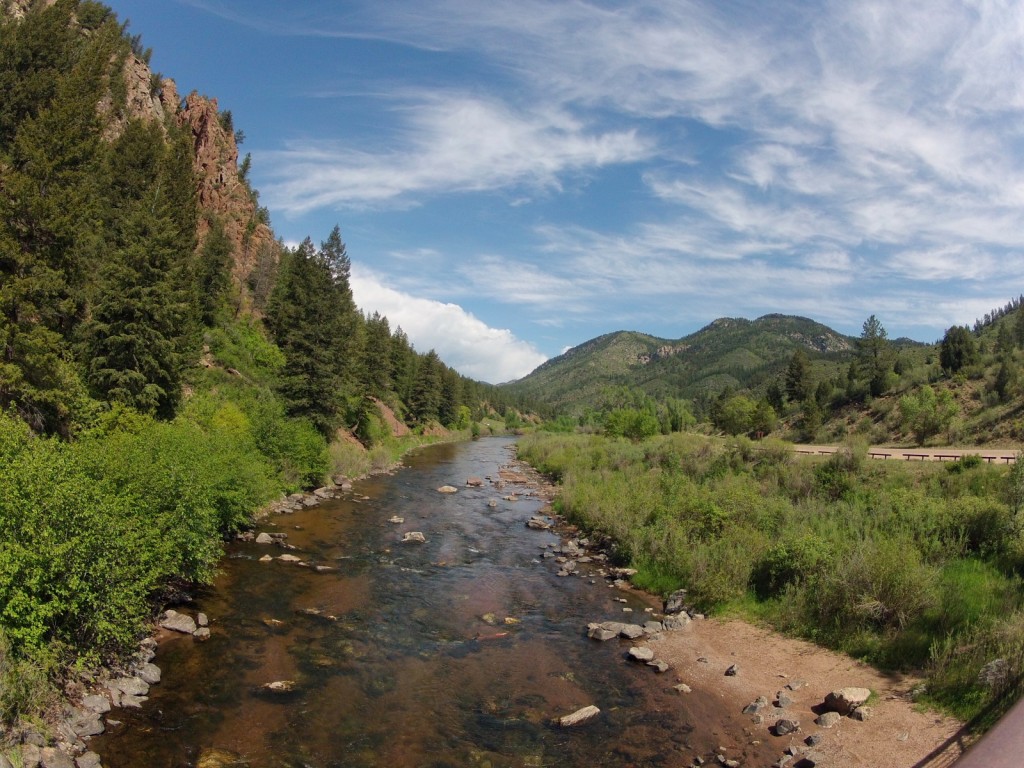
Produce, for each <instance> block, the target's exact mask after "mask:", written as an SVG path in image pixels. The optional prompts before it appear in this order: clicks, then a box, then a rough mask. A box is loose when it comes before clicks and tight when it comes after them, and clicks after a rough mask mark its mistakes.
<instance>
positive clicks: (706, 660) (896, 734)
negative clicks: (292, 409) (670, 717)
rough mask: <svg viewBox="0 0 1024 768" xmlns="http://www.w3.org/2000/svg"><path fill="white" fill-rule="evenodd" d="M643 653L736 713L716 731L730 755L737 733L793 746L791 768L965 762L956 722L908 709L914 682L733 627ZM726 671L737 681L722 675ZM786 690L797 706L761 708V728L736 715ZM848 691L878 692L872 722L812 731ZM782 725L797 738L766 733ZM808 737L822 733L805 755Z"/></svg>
mask: <svg viewBox="0 0 1024 768" xmlns="http://www.w3.org/2000/svg"><path fill="white" fill-rule="evenodd" d="M649 645H650V647H651V648H652V649H654V651H655V655H656V657H657V658H660V659H663V660H664V661H666V662H668V663H669V664H670V665H671V666H672V669H671V670H670V671H669V672H667V673H666V677H668V678H669V680H668V681H667V682H669V683H670V684H674V683H676V682H681V683H686V684H687V685H688V686H690V688H691V689H693V691H694V692H697V691H705V692H715V693H717V694H718V695H719V696H720V697H721V698H722V699H724V700H725V701H726V702H727V703H728V705H729V707H730V708H731V709H732V711H734V712H735V713H736V714H735V717H734V718H733V720H732V721H730V722H728V723H723V724H722V726H723V727H722V736H721V738H722V740H723V744H722V746H723V747H725V748H726V756H728V753H729V751H731V750H732V749H736V748H738V747H739V746H740V745H739V744H736V743H735V739H737V738H738V736H737V734H742V735H743V737H744V738H746V739H748V740H750V741H752V740H755V739H757V740H761V741H762V742H768V743H772V744H775V745H777V747H778V754H779V755H780V756H782V754H783V752H784V750H785V749H786V748H787V747H793V748H795V749H796V750H798V755H797V757H795V758H794V759H793V762H792V763H791V765H793V764H795V765H799V764H800V762H799V761H800V760H801V759H807V760H811V761H813V764H814V765H815V766H817V768H854V767H855V766H863V768H944V767H945V766H949V765H952V763H953V762H954V761H955V760H956V758H957V757H959V756H960V754H961V751H962V747H963V744H962V741H961V739H960V730H961V727H962V723H960V722H959V721H958V720H956V719H954V718H951V717H944V716H942V715H939V714H936V713H934V712H928V711H923V710H922V711H919V710H918V709H916V708H915V706H914V705H913V704H912V703H911V702H910V700H909V696H908V694H909V692H910V691H911V690H912V689H913V687H914V686H915V685H917V684H918V683H919V682H920V680H919V679H917V678H914V677H911V676H906V675H898V674H893V675H889V674H884V673H882V672H879V671H878V670H876V669H873V668H872V667H870V666H868V665H866V664H863V663H861V662H858V661H855V660H854V659H851V658H850V657H848V656H845V655H843V654H839V653H833V652H831V651H827V650H824V649H822V648H820V647H818V646H816V645H813V644H811V643H808V642H804V641H802V640H796V639H793V638H788V637H784V636H782V635H780V634H778V633H776V632H773V631H771V630H768V629H763V628H760V627H755V626H753V625H750V624H747V623H745V622H742V621H737V620H726V621H720V620H716V619H703V620H696V621H694V622H692V623H691V624H690V625H689V626H688V627H687V628H686V629H684V630H681V631H677V632H671V633H665V634H663V635H662V638H661V639H659V640H655V641H651V642H650V643H649ZM701 659H703V660H701ZM732 664H735V665H736V666H737V668H738V673H737V674H736V675H735V676H726V675H725V670H726V669H727V668H728V667H729V666H730V665H732ZM801 682H802V684H801ZM787 684H793V685H792V687H794V688H796V689H797V690H795V691H792V692H790V691H787V694H788V695H789V696H790V697H791V698H792V699H793V703H792V704H790V705H789V706H787V707H786V708H785V709H784V710H779V709H777V708H775V707H772V706H769V707H767V708H766V709H764V710H762V722H761V723H759V724H758V723H756V722H755V718H754V717H752V716H751V715H744V714H742V710H743V708H744V707H745V706H746V705H748V704H750V703H751V702H752V701H754V699H756V698H757V697H758V696H764V697H766V698H767V699H768V701H769V702H774V701H775V698H776V694H777V692H778V691H781V690H783V689H785V688H786V685H787ZM846 686H855V687H861V688H869V689H871V690H872V691H873V692H874V693H875V694H876V699H877V700H876V701H873V702H872V708H873V716H872V717H871V719H870V720H868V721H866V722H857V721H855V720H852V719H850V718H843V719H842V720H841V721H840V722H839V723H838V724H837V725H835V726H833V727H832V728H829V729H825V728H821V727H819V726H817V725H815V723H814V719H815V718H816V717H817V715H818V712H816V711H815V708H816V707H817V705H819V704H821V703H822V701H823V700H824V698H825V696H826V695H827V694H828V693H829V691H832V690H835V689H837V688H843V687H846ZM681 695H684V696H685V695H687V694H681ZM780 717H785V718H789V719H791V720H797V721H798V722H799V723H800V730H799V731H798V732H796V733H794V734H791V735H788V736H774V735H772V733H771V732H770V731H769V728H770V727H771V726H773V725H774V724H775V722H776V720H778V719H779V718H780ZM812 734H821V741H820V743H818V744H817V745H816V746H814V747H809V746H808V745H807V743H806V741H805V740H806V739H807V737H808V736H811V735H812ZM730 738H731V739H733V740H734V741H733V743H729V739H730Z"/></svg>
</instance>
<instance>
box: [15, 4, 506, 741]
mask: <svg viewBox="0 0 1024 768" xmlns="http://www.w3.org/2000/svg"><path fill="white" fill-rule="evenodd" d="M22 6H24V7H25V8H22ZM26 9H27V10H26ZM149 58H150V52H149V51H148V50H145V49H144V48H143V47H142V44H141V38H140V36H139V35H130V34H128V31H127V25H126V24H122V23H121V22H119V21H118V19H117V17H116V15H115V14H114V13H113V12H112V11H111V10H110V9H109V8H107V7H106V6H104V5H102V4H101V3H98V2H91V1H90V0H57V1H56V2H54V3H31V4H13V5H12V4H10V3H0V92H2V93H3V94H4V98H3V100H2V105H0V725H2V724H11V723H13V722H14V721H16V720H17V719H18V718H19V717H26V716H38V715H39V714H40V713H41V712H42V711H43V710H44V709H45V708H46V706H47V705H48V704H49V703H50V702H51V700H52V698H51V694H52V693H53V690H54V689H55V688H56V687H59V683H60V681H61V677H62V676H64V675H66V674H67V673H68V672H69V671H70V670H72V669H74V668H76V667H90V666H92V665H95V664H96V663H98V662H100V661H112V660H116V659H118V658H123V656H124V655H125V654H126V653H128V652H130V651H132V650H133V649H134V647H135V643H136V642H137V641H138V639H139V638H140V637H141V634H142V633H143V632H144V630H145V626H146V623H147V621H148V620H149V619H150V618H151V616H152V615H153V614H154V613H155V611H156V609H157V608H158V607H159V605H160V603H161V601H162V598H163V596H164V595H165V594H167V593H168V591H169V590H177V589H179V588H181V587H182V586H185V587H186V588H187V587H188V585H190V584H195V583H204V582H208V581H209V580H210V578H211V577H212V575H213V574H214V570H215V567H216V563H217V559H218V558H219V556H220V554H221V551H222V542H223V540H224V539H225V537H227V536H229V535H230V534H232V533H233V532H235V531H237V530H238V529H239V528H241V527H244V526H246V525H248V524H249V522H250V520H251V518H252V516H253V514H254V513H256V512H257V510H259V508H260V507H261V506H262V505H263V504H264V503H266V502H267V501H269V500H271V499H273V498H275V497H278V496H280V495H281V494H284V493H290V492H293V491H297V490H301V489H307V488H312V487H316V486H318V485H320V484H322V483H324V482H325V481H326V480H328V479H329V478H331V477H333V476H335V475H337V474H344V475H346V476H349V477H353V476H358V475H362V474H365V473H366V472H369V471H373V470H378V469H383V468H385V467H387V466H390V465H391V464H392V463H393V462H394V461H395V460H396V459H397V458H398V456H400V455H401V453H403V452H404V451H406V450H408V449H409V448H411V447H415V446H417V445H421V444H423V443H424V442H432V441H436V440H438V439H444V438H445V437H446V436H447V437H448V438H449V439H450V438H451V437H453V436H456V435H462V436H466V437H468V436H469V435H470V434H471V432H472V430H473V425H474V424H475V423H485V420H486V419H489V418H493V417H497V418H498V419H503V420H504V421H505V422H509V421H510V420H511V421H512V422H515V421H516V420H518V419H519V418H520V413H519V410H518V408H517V405H518V403H517V401H516V399H515V398H514V397H513V396H511V395H510V394H507V393H503V392H501V391H499V390H497V389H496V388H495V387H492V386H490V385H487V384H483V383H480V382H476V381H472V380H470V379H467V378H465V377H463V376H461V375H459V374H458V373H457V372H456V371H455V370H453V369H452V368H450V367H448V366H447V365H446V364H445V363H444V362H443V361H442V360H441V359H440V357H439V356H438V355H437V353H436V352H434V351H433V350H430V351H427V352H422V351H418V350H416V349H415V348H414V347H413V345H412V343H411V342H410V341H409V339H408V337H407V336H406V335H405V333H404V332H403V331H402V329H401V328H392V327H391V326H390V324H389V322H388V320H387V318H386V317H382V316H381V315H379V314H364V313H363V312H361V311H359V310H358V309H357V307H356V306H355V303H354V301H353V298H352V292H351V288H350V286H349V268H350V262H349V257H348V254H347V252H346V248H345V244H344V242H343V241H342V239H341V233H340V229H339V228H338V227H335V228H334V229H333V230H332V231H331V232H330V233H329V234H328V235H327V237H326V239H325V240H324V241H323V242H322V243H320V245H319V246H316V245H314V243H313V241H312V239H310V238H307V239H306V240H305V241H304V242H302V243H301V244H300V245H298V246H297V247H295V248H289V247H287V246H285V245H284V244H283V243H282V242H280V241H277V240H276V239H275V237H274V235H273V232H272V231H271V230H270V228H269V212H268V211H267V210H266V209H265V208H262V207H260V206H259V205H258V203H257V201H258V194H257V192H256V190H254V189H253V188H252V187H251V186H250V183H249V180H248V177H247V176H248V170H249V168H250V164H251V161H250V159H249V158H246V159H245V160H244V161H243V164H242V166H241V167H239V166H238V165H237V157H238V145H239V144H240V143H241V141H242V140H243V134H242V132H241V131H236V130H235V128H234V125H233V122H232V119H231V113H230V112H228V111H219V110H218V108H217V103H216V101H215V100H212V99H207V98H206V97H202V96H200V95H199V94H196V93H193V94H191V95H190V96H189V97H188V98H187V99H185V100H184V101H181V100H179V99H178V97H177V93H176V87H175V85H174V83H173V81H170V80H164V79H163V78H162V76H161V75H159V73H154V72H152V71H150V70H149V68H148V62H149ZM479 428H480V427H478V429H479Z"/></svg>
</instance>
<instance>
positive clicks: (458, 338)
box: [352, 265, 547, 384]
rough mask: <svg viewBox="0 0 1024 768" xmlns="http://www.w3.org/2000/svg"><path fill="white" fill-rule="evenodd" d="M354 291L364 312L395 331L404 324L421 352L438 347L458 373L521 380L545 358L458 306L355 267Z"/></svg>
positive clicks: (490, 379)
mask: <svg viewBox="0 0 1024 768" xmlns="http://www.w3.org/2000/svg"><path fill="white" fill-rule="evenodd" d="M352 292H353V295H354V296H355V300H356V304H357V305H358V306H359V308H360V309H362V310H363V311H364V312H371V313H372V312H380V313H381V314H382V315H385V316H386V317H387V318H388V321H389V322H390V324H391V328H392V330H394V329H395V328H396V327H398V326H401V328H402V330H403V331H405V333H406V334H407V335H408V336H409V340H410V341H411V342H412V343H413V345H414V346H415V347H416V349H417V350H418V351H420V352H426V351H428V350H430V349H434V350H436V351H437V353H438V354H439V355H440V356H441V359H442V360H443V361H444V362H445V363H446V364H447V365H449V366H451V367H452V368H455V369H456V370H457V371H459V373H461V374H463V375H465V376H469V377H470V378H473V379H477V380H478V381H487V382H491V383H492V384H498V383H501V382H503V381H510V380H512V379H518V378H521V377H523V376H525V375H526V374H528V373H529V372H530V371H532V370H533V369H534V368H536V367H537V366H538V365H540V364H541V363H543V362H544V361H545V360H546V359H547V358H546V357H545V356H544V355H542V354H541V353H540V352H538V351H537V350H536V349H535V348H534V346H533V345H532V344H530V343H528V342H525V341H522V340H521V339H517V338H516V337H515V336H514V335H513V334H512V332H511V331H509V330H506V329H501V328H491V327H490V326H488V325H487V324H486V323H483V322H482V321H480V320H479V319H477V318H476V317H474V316H473V315H471V314H470V313H468V312H466V310H464V309H463V308H462V307H460V306H458V305H457V304H448V303H444V302H440V301H434V300H432V299H423V298H418V297H415V296H411V295H410V294H408V293H403V292H401V291H397V290H395V289H394V288H391V287H389V286H388V285H386V284H384V282H382V281H381V279H380V278H379V277H378V276H377V275H375V274H374V273H373V272H371V271H369V270H367V269H365V268H363V267H359V266H358V265H353V267H352Z"/></svg>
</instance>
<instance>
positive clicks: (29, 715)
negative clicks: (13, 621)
mask: <svg viewBox="0 0 1024 768" xmlns="http://www.w3.org/2000/svg"><path fill="white" fill-rule="evenodd" d="M55 666H56V665H55V662H54V659H53V657H52V655H51V654H50V653H48V652H47V651H45V650H41V649H40V650H38V651H37V652H36V653H35V654H34V655H33V656H31V657H28V658H25V657H20V656H16V655H15V654H14V653H12V650H11V644H10V642H9V641H8V639H7V636H6V635H5V634H4V632H3V630H2V629H0V727H5V728H8V729H12V728H13V727H14V726H16V725H17V724H18V721H19V720H22V719H36V718H40V717H42V716H43V713H44V712H46V711H47V710H48V709H50V708H51V707H52V706H53V704H54V703H55V702H56V700H57V692H56V690H55V689H54V686H53V684H52V683H51V682H50V679H51V675H52V674H53V672H54V669H55Z"/></svg>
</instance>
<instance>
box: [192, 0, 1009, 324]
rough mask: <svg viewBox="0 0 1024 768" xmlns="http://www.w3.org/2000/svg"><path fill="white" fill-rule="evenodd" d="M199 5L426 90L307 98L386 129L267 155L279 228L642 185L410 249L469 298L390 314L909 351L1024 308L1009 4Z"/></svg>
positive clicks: (427, 285)
mask: <svg viewBox="0 0 1024 768" xmlns="http://www.w3.org/2000/svg"><path fill="white" fill-rule="evenodd" d="M190 2H193V3H200V2H201V5H202V6H203V7H204V8H207V9H208V10H210V12H214V13H218V14H220V15H222V16H224V17H225V18H232V19H233V20H235V21H237V22H238V23H240V24H249V25H256V26H259V28H261V29H262V30H264V31H267V32H269V33H271V34H282V35H292V36H297V35H298V36H315V37H318V38H331V37H337V38H352V39H359V40H377V41H385V42H386V43H387V45H389V46H397V47H398V48H400V49H401V50H403V51H404V50H413V51H416V52H420V53H422V55H423V57H424V58H423V61H424V62H425V63H427V64H431V63H433V64H436V65H437V67H438V69H436V70H431V71H430V73H429V76H428V75H424V76H423V77H416V76H414V75H413V76H407V77H406V79H404V80H403V81H402V85H401V87H400V88H397V89H396V88H394V87H393V86H394V81H393V80H392V79H391V78H393V77H394V73H392V72H388V73H387V74H386V75H383V74H381V75H374V74H373V73H372V72H371V73H366V74H365V82H364V81H362V80H359V81H357V80H355V79H352V80H350V81H348V82H344V83H342V84H341V86H342V87H340V88H335V86H336V85H337V84H336V83H333V82H323V83H316V82H312V83H311V84H310V85H309V88H310V89H311V90H316V89H317V87H320V88H321V89H322V90H323V91H324V92H332V93H333V92H337V93H352V92H354V91H355V90H359V91H360V93H362V94H364V102H362V103H367V104H369V105H371V106H372V108H373V109H375V110H376V112H375V115H376V116H378V117H379V118H380V120H381V121H382V126H383V127H382V130H381V132H380V133H379V134H376V135H370V136H365V135H363V136H356V135H346V136H344V137H342V138H339V137H333V138H325V137H311V138H305V139H301V140H299V139H294V138H293V139H291V140H290V141H289V142H288V143H287V144H286V145H285V146H284V147H283V148H282V149H280V150H277V151H276V152H272V153H263V154H262V155H261V156H260V157H259V158H258V159H259V160H260V161H261V164H262V165H263V166H264V167H265V168H269V174H268V176H267V178H268V180H269V181H270V184H269V185H265V189H264V192H265V195H266V196H267V199H268V200H269V201H270V203H271V206H272V207H273V208H275V209H277V210H283V211H285V212H289V213H290V214H292V215H295V216H299V215H301V214H304V213H309V212H313V211H316V210H325V209H348V210H352V209H362V210H368V209H369V210H373V211H380V210H399V209H402V208H410V207H414V206H417V205H420V204H424V203H425V202H429V201H431V200H435V199H437V198H439V197H444V196H449V197H451V196H454V195H469V194H479V193H483V194H492V193H496V192H500V193H503V195H504V198H503V200H502V202H501V204H502V205H504V206H506V207H508V208H512V207H513V206H518V208H517V210H523V209H527V210H529V209H530V207H531V203H535V202H536V201H537V200H540V199H544V200H550V199H552V198H555V199H560V198H562V197H570V196H571V195H570V194H568V193H576V192H577V191H578V190H579V189H580V188H582V187H585V186H587V184H588V183H589V182H590V180H591V179H592V178H594V177H597V176H599V175H600V174H602V173H603V172H606V171H609V170H610V169H620V168H623V167H628V168H629V169H630V170H631V171H632V172H633V173H634V175H635V178H636V179H638V180H639V181H638V182H637V183H638V186H639V190H638V191H636V192H635V194H636V196H637V197H638V198H640V199H642V201H643V202H645V203H648V204H647V205H640V204H637V205H636V206H635V208H634V210H633V212H632V214H631V215H630V216H629V217H623V218H622V219H621V220H619V219H616V220H615V221H614V222H613V221H608V222H607V223H605V222H602V221H596V220H595V219H594V218H588V217H587V215H586V214H587V206H586V205H585V204H580V205H576V206H571V208H572V213H565V211H564V210H558V211H556V212H554V213H550V214H549V213H548V212H547V211H545V214H544V215H540V214H538V215H537V216H536V217H535V218H534V219H533V220H532V222H531V223H532V226H530V227H527V228H526V229H527V230H528V231H529V233H530V235H531V236H532V237H533V238H534V240H533V241H532V242H531V243H530V248H529V249H528V250H516V249H513V248H508V249H507V250H505V251H504V252H503V250H502V248H501V246H500V244H496V245H495V246H493V247H488V248H478V249H475V250H474V251H473V252H472V253H467V252H465V251H459V252H454V251H446V250H445V249H444V248H443V247H441V246H439V245H432V244H431V243H430V242H423V243H421V245H422V246H423V247H428V248H432V249H433V251H434V253H436V254H437V256H436V259H437V262H438V265H439V266H440V265H442V264H444V265H445V266H446V269H447V272H449V273H451V274H456V275H458V276H459V279H458V280H457V281H454V282H447V283H446V282H445V281H441V280H437V279H432V278H431V277H430V276H429V275H428V276H412V277H410V276H405V277H403V278H402V279H403V280H405V282H403V283H402V284H401V285H402V287H403V289H404V290H415V289H416V288H417V286H418V287H419V288H422V289H423V290H424V291H426V292H427V294H428V295H433V296H445V297H446V298H453V299H459V300H463V299H464V298H466V297H468V296H479V297H483V298H485V299H487V300H488V301H490V302H492V303H494V304H499V305H504V306H508V307H512V308H514V309H515V310H516V311H517V312H518V313H519V316H520V317H521V318H523V321H524V322H529V323H533V324H535V325H543V326H545V327H552V326H554V325H557V324H559V323H563V322H564V323H566V324H569V325H571V324H573V323H576V325H575V326H574V327H588V328H590V327H593V325H592V324H591V325H585V322H586V320H587V319H588V318H589V319H591V320H593V319H594V318H604V319H605V320H606V321H608V322H614V321H612V320H609V318H610V317H611V316H615V317H618V318H623V319H625V318H635V317H636V316H637V315H636V313H637V311H638V310H639V311H640V312H647V313H648V315H649V316H651V317H659V318H666V317H671V318H673V319H675V320H676V321H677V322H678V323H679V324H680V325H685V324H687V323H689V324H693V323H694V322H703V321H706V320H708V319H711V318H713V317H715V316H717V315H719V314H722V313H725V312H734V313H737V314H748V315H752V314H756V313H759V312H762V311H796V312H800V313H804V314H809V315H812V316H815V317H822V318H823V319H826V320H827V319H830V318H831V319H834V320H837V321H843V322H849V321H850V318H856V317H858V316H860V317H861V318H863V316H866V315H867V314H870V313H872V312H878V313H881V312H883V311H884V312H889V313H891V315H890V317H891V319H892V320H893V321H898V322H903V323H905V324H906V325H908V326H913V327H921V326H922V325H923V324H925V322H926V321H924V320H923V319H922V318H929V320H928V321H927V323H932V322H934V323H938V324H940V325H942V324H944V325H948V324H950V323H951V322H968V321H970V320H971V319H972V318H973V317H974V316H977V315H979V314H983V312H984V311H986V310H987V309H988V308H990V307H991V306H993V305H997V304H1001V303H1003V302H1004V301H1005V298H1006V297H1005V296H1003V294H1004V293H1017V292H1018V291H1019V287H1018V286H1019V285H1020V284H1021V283H1024V4H1022V3H1020V2H1017V1H1016V0H972V1H971V2H962V0H906V1H905V2H899V3H893V2H891V1H890V0H864V2H857V3H848V2H843V1H842V0H817V1H816V2H809V3H797V2H781V3H773V4H770V5H765V4H763V3H759V2H753V0H746V1H744V0H741V1H740V2H735V3H720V2H713V1H712V0H670V1H669V2H663V1H661V0H657V1H655V0H639V1H634V2H625V1H622V2H616V1H615V0H612V1H610V2H603V1H602V2H598V1H597V0H593V1H587V0H575V1H569V0H566V1H565V2H552V1H551V0H523V1H522V2H519V3H515V4H507V3H479V2H470V0H394V1H393V2H389V3H376V2H360V1H356V0H353V2H347V3H345V4H344V9H345V10H344V13H339V12H338V5H337V4H336V3H330V2H325V1H324V0H316V1H311V2H309V3H304V4H302V10H301V12H299V11H292V10H290V9H289V8H288V7H286V6H282V5H280V4H277V3H269V2H263V0H260V2H257V3H256V4H257V6H258V8H259V10H258V12H257V11H250V10H249V6H248V5H245V6H243V5H242V4H241V2H240V0H190ZM407 74H408V73H407ZM325 80H326V78H325ZM375 86H380V87H375ZM577 180H578V181H579V184H577V183H575V182H576V181H577ZM512 201H514V202H512ZM538 207H539V206H538ZM568 207H569V206H567V208H568ZM574 217H575V218H574ZM453 229H454V227H453ZM437 237H438V239H442V238H443V237H444V236H443V235H438V236H437ZM451 239H454V238H451ZM432 263H433V262H432ZM942 313H947V314H946V315H945V317H944V319H942V317H943V316H942ZM614 324H615V325H620V323H617V322H616V323H614ZM590 335H593V334H590Z"/></svg>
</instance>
